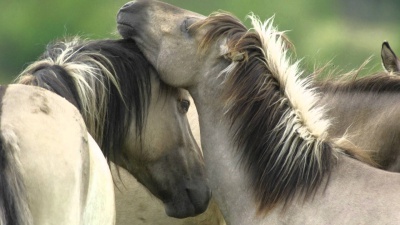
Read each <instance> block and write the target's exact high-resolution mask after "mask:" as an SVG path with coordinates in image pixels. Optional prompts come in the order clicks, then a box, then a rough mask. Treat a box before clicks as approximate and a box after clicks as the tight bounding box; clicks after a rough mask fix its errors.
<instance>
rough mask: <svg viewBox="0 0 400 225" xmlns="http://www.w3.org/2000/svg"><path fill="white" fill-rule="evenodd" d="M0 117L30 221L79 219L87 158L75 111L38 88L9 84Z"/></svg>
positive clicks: (88, 165)
mask: <svg viewBox="0 0 400 225" xmlns="http://www.w3.org/2000/svg"><path fill="white" fill-rule="evenodd" d="M0 123H1V134H2V138H3V142H9V143H11V144H10V145H12V146H13V149H12V151H14V154H15V155H16V157H15V158H16V159H17V160H16V161H17V164H18V165H19V168H20V171H21V177H22V180H23V183H24V187H25V191H26V193H25V194H26V196H27V202H28V205H29V210H30V213H31V216H32V218H33V223H34V224H56V223H59V224H81V223H82V222H81V221H82V220H83V217H84V212H85V205H86V202H87V201H88V195H90V193H89V185H90V174H91V173H90V168H91V161H90V152H89V144H88V142H89V139H88V133H87V130H86V126H85V124H84V122H83V119H82V117H81V115H80V113H79V111H78V110H77V109H76V108H75V107H74V106H73V105H71V104H70V103H69V102H67V101H66V100H65V99H63V98H61V97H59V96H57V95H56V94H53V93H51V92H49V91H46V90H44V89H42V88H38V87H33V86H25V85H9V86H7V88H6V89H5V92H4V95H3V98H2V104H1V120H0ZM4 151H9V149H5V150H4ZM103 160H105V159H103ZM111 195H112V193H111ZM56 221H57V222H56ZM105 224H106V223H105Z"/></svg>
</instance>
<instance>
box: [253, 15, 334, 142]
mask: <svg viewBox="0 0 400 225" xmlns="http://www.w3.org/2000/svg"><path fill="white" fill-rule="evenodd" d="M248 17H249V18H250V19H251V22H252V25H253V27H254V28H253V29H254V30H255V31H256V32H257V33H258V34H259V36H260V39H261V42H262V51H263V53H264V55H265V60H266V62H267V67H268V68H269V69H270V71H271V73H272V76H273V77H275V79H277V80H278V82H279V84H280V85H281V87H282V88H283V89H284V94H285V96H286V97H287V99H288V101H289V104H290V105H291V106H292V108H293V112H292V113H294V114H295V115H294V116H295V117H296V119H295V121H293V122H295V123H299V126H298V129H297V132H299V134H300V135H301V136H302V137H303V138H304V139H306V140H312V139H315V138H319V139H325V138H326V136H327V130H328V128H329V126H330V121H329V120H328V119H325V118H323V115H324V113H325V109H324V108H323V107H316V102H317V100H318V96H317V93H316V92H315V91H314V89H313V88H311V87H310V85H309V84H310V82H311V80H310V79H308V78H304V79H300V76H301V75H302V71H300V70H299V67H298V65H299V61H296V62H295V63H293V64H291V62H290V58H289V57H288V56H287V55H288V50H287V48H286V47H285V43H284V39H283V34H284V32H281V31H278V30H277V29H276V28H275V27H274V26H273V20H274V17H271V18H269V19H268V20H266V21H265V22H264V23H262V22H261V21H260V20H259V19H258V17H257V16H255V15H254V14H250V15H249V16H248Z"/></svg>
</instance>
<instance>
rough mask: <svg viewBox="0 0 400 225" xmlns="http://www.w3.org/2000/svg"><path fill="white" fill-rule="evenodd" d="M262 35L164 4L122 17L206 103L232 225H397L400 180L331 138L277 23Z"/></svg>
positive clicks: (156, 59)
mask: <svg viewBox="0 0 400 225" xmlns="http://www.w3.org/2000/svg"><path fill="white" fill-rule="evenodd" d="M250 18H251V22H252V24H253V28H252V29H248V28H246V27H245V26H244V25H243V24H242V22H241V21H239V20H238V19H237V18H235V17H233V16H232V15H230V14H226V13H216V14H212V15H211V16H209V17H205V16H203V15H200V14H197V13H193V12H190V11H187V10H184V9H180V8H178V7H175V6H172V5H168V4H166V3H162V2H158V1H145V0H138V1H135V2H130V3H127V4H126V5H124V6H123V7H122V8H121V9H120V11H119V13H118V17H117V21H118V30H119V32H120V34H121V35H122V36H123V37H124V38H133V39H134V40H135V41H137V43H138V45H139V47H140V49H141V50H142V51H143V53H144V55H146V57H147V59H148V60H149V61H150V62H151V63H152V65H153V66H154V67H155V68H156V69H157V71H158V72H159V75H160V77H161V79H162V80H163V81H164V82H166V83H168V84H169V85H172V86H176V87H185V88H187V89H188V90H189V92H190V94H191V95H192V97H193V99H194V102H195V103H196V106H197V109H198V113H199V118H200V128H201V142H202V147H203V148H202V149H203V154H204V159H205V162H206V170H207V174H208V177H209V179H210V186H211V188H212V190H213V193H214V195H213V196H214V197H215V199H216V201H217V203H218V206H219V207H220V209H221V211H222V213H223V215H224V218H225V220H226V222H227V224H233V225H243V224H252V225H256V224H269V225H271V224H272V225H274V224H291V225H296V224H299V225H300V224H301V225H304V224H397V223H399V221H400V213H399V211H400V191H399V190H400V174H397V173H390V172H387V171H382V170H379V169H376V168H374V167H371V166H368V165H366V164H365V163H363V162H361V161H358V160H355V159H353V157H359V155H357V152H354V151H352V150H351V149H343V148H340V147H339V146H337V145H336V144H335V143H333V142H331V141H330V140H329V139H328V138H327V130H328V128H329V124H330V122H329V120H327V119H325V118H326V117H325V109H324V108H323V107H316V106H315V104H316V102H317V101H318V99H319V97H318V94H319V93H316V90H315V89H313V88H311V87H310V85H309V84H310V80H309V79H302V78H301V72H300V71H302V70H301V69H300V68H299V63H298V62H295V63H292V62H291V59H290V58H289V57H288V49H287V48H286V44H285V43H284V41H285V40H284V38H283V36H282V34H283V33H282V32H280V31H278V30H277V29H276V28H275V27H274V26H273V24H272V19H270V20H267V21H265V22H261V21H259V19H258V18H257V17H256V16H254V15H253V16H250Z"/></svg>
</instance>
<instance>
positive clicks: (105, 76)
mask: <svg viewBox="0 0 400 225" xmlns="http://www.w3.org/2000/svg"><path fill="white" fill-rule="evenodd" d="M149 68H150V65H149V64H148V62H147V60H146V59H145V58H144V56H142V54H141V52H140V51H139V49H138V48H137V46H136V44H135V43H134V42H133V41H129V40H100V41H83V40H81V39H79V38H77V37H75V38H73V39H72V40H71V41H65V42H55V43H54V44H51V45H49V46H48V47H47V49H46V51H45V52H44V53H43V55H42V56H41V57H40V58H39V60H38V61H36V62H34V63H33V64H31V65H30V66H28V67H27V68H26V69H25V70H24V71H23V72H22V73H21V74H20V75H19V77H18V78H17V82H18V83H22V84H28V85H35V86H40V87H43V88H45V89H48V90H50V91H53V92H55V93H57V94H59V95H61V96H63V97H65V98H66V99H67V100H69V101H70V102H71V103H72V104H74V105H75V106H76V107H77V108H78V109H79V110H80V112H81V114H82V115H83V118H84V119H85V122H86V125H87V127H88V131H89V132H90V133H91V134H92V135H93V136H94V137H95V140H96V141H97V143H98V144H99V146H100V147H101V149H102V150H103V152H104V153H105V155H106V156H107V157H108V156H111V155H110V154H115V152H113V151H114V150H119V149H121V147H122V145H123V144H124V142H123V141H124V140H125V138H126V135H127V133H128V131H129V128H130V127H129V126H130V124H131V123H130V121H131V120H132V119H133V118H134V119H135V121H136V122H135V124H136V130H137V131H138V132H137V133H138V134H139V137H138V138H139V139H140V138H141V137H140V134H141V132H142V129H143V127H144V121H145V117H146V114H147V113H146V112H147V108H148V104H149V101H150V96H151V82H150V76H149Z"/></svg>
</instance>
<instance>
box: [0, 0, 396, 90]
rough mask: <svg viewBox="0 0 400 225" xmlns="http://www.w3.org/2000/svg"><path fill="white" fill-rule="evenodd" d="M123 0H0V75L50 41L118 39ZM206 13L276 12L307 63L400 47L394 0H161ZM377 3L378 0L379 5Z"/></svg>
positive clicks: (339, 63)
mask: <svg viewBox="0 0 400 225" xmlns="http://www.w3.org/2000/svg"><path fill="white" fill-rule="evenodd" d="M125 2H126V1H122V0H98V1H87V0H69V1H61V0H53V1H51V0H25V1H20V0H1V1H0V9H1V13H0V74H1V76H0V82H1V83H5V82H10V81H11V80H12V79H14V78H15V76H16V75H17V74H18V73H19V72H20V71H21V70H22V69H23V68H24V67H25V66H26V65H27V64H29V63H30V62H32V61H34V60H36V58H37V57H38V56H39V55H40V54H41V53H42V52H43V50H44V48H45V46H46V45H47V44H48V43H50V42H51V41H53V40H55V39H59V38H63V37H65V36H72V35H80V36H83V37H87V38H91V39H99V38H116V37H118V35H117V33H116V23H115V16H116V13H117V11H118V9H119V8H120V7H121V6H122V5H123V4H124V3H125ZM166 2H169V3H171V4H174V5H177V6H179V7H182V8H186V9H189V10H192V11H195V12H198V13H201V14H204V15H208V14H210V13H212V12H214V11H216V10H223V11H228V12H231V13H233V14H235V15H236V16H237V17H238V18H239V19H241V20H243V21H245V24H246V25H248V26H250V24H249V21H248V20H246V15H247V14H248V13H250V12H254V13H255V14H256V15H258V16H259V17H260V18H261V19H267V18H269V17H271V16H273V15H275V24H276V25H278V27H279V29H280V30H287V31H288V33H287V35H288V36H289V38H290V39H291V40H292V42H293V44H294V46H295V47H296V57H297V58H304V59H303V61H302V62H303V65H304V66H305V68H306V70H308V71H312V70H313V69H314V67H315V66H317V67H318V66H323V65H324V64H325V63H327V62H331V63H332V65H333V66H334V67H335V68H338V69H339V70H343V71H347V70H349V69H353V68H357V67H358V66H359V65H360V64H361V63H363V62H364V61H365V60H366V59H367V58H369V57H370V56H374V57H373V58H372V62H371V63H370V64H369V67H368V69H367V72H370V69H371V68H372V69H371V70H380V69H381V67H380V46H381V43H382V42H383V41H384V40H388V41H389V42H390V44H391V46H392V47H393V48H394V50H395V51H397V52H399V54H400V43H399V41H398V40H400V38H399V37H400V29H399V28H398V25H399V23H398V21H400V20H399V17H400V16H399V15H400V13H398V12H400V3H399V1H395V0H389V1H385V2H378V3H376V2H377V1H373V0H352V1H347V0H326V1H321V0H251V1H250V0H248V1H243V0H219V1H215V0H201V1H198V0H185V1H182V0H166ZM377 4H378V5H377ZM361 6H362V7H361Z"/></svg>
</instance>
